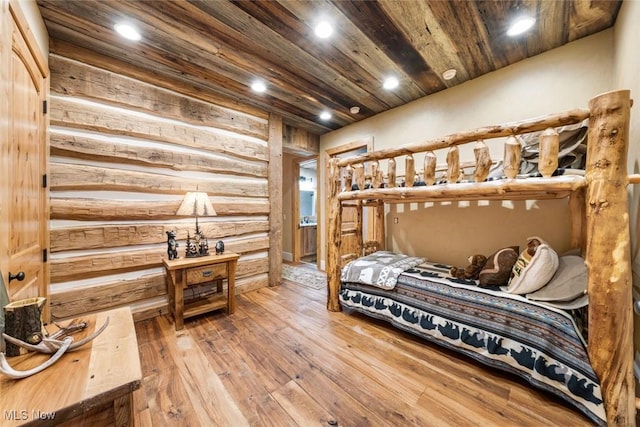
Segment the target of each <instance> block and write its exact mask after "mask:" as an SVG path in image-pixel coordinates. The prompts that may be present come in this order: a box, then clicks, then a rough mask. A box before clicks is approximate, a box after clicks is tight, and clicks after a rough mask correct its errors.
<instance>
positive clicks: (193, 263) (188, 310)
mask: <svg viewBox="0 0 640 427" xmlns="http://www.w3.org/2000/svg"><path fill="white" fill-rule="evenodd" d="M238 258H240V255H238V254H234V253H232V252H225V253H224V254H221V255H206V256H202V257H194V258H178V259H173V260H168V259H166V258H165V259H163V260H162V262H163V263H164V267H165V269H166V271H167V293H168V294H169V311H171V314H173V319H174V321H175V327H176V331H177V330H180V329H182V328H183V327H184V319H185V318H186V317H191V316H197V315H199V314H203V313H207V312H209V311H213V310H218V309H221V308H226V309H227V314H231V313H233V312H234V310H235V299H234V298H235V295H234V294H235V281H236V280H235V275H236V265H237V263H238ZM224 279H226V280H227V292H226V295H225V294H223V292H222V280H224ZM216 281H217V287H218V289H217V290H218V292H217V293H216V294H214V295H211V296H204V297H197V298H194V299H193V300H189V301H188V302H187V303H186V304H185V301H184V290H185V289H186V288H188V287H189V286H194V285H201V284H205V283H208V282H212V283H213V282H216Z"/></svg>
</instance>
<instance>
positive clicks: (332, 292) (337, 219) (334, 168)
mask: <svg viewBox="0 0 640 427" xmlns="http://www.w3.org/2000/svg"><path fill="white" fill-rule="evenodd" d="M327 178H328V180H329V195H328V196H329V197H328V201H329V217H328V218H327V220H328V221H327V222H328V232H327V310H329V311H340V310H341V309H342V308H341V307H340V301H339V298H338V292H340V269H341V267H342V263H341V259H340V246H341V244H342V232H341V230H342V203H340V200H338V193H340V168H339V167H338V159H337V158H331V159H329V173H328V174H327Z"/></svg>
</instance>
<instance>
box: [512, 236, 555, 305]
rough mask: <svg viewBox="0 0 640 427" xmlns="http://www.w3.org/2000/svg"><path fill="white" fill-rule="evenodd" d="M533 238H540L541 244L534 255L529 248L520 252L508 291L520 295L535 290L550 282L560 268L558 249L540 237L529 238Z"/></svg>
mask: <svg viewBox="0 0 640 427" xmlns="http://www.w3.org/2000/svg"><path fill="white" fill-rule="evenodd" d="M533 239H537V240H539V241H540V245H539V246H538V247H537V248H536V251H535V253H534V254H533V256H531V255H529V254H528V253H527V250H528V248H525V250H523V251H522V252H521V253H520V257H518V260H517V261H516V263H515V265H514V266H513V269H512V273H513V277H511V280H510V281H509V286H508V287H507V289H506V292H509V293H511V294H519V295H524V294H528V293H531V292H535V291H537V290H538V289H540V288H542V287H543V286H544V285H546V284H547V283H549V280H551V278H552V277H553V275H554V274H555V272H556V270H557V269H558V264H559V261H558V254H557V253H556V251H554V250H553V249H552V248H551V246H549V245H548V244H547V243H546V242H545V241H543V240H542V239H540V238H539V237H531V238H529V240H530V241H531V240H533ZM528 246H529V245H528Z"/></svg>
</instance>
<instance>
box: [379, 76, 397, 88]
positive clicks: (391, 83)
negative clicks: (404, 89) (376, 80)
mask: <svg viewBox="0 0 640 427" xmlns="http://www.w3.org/2000/svg"><path fill="white" fill-rule="evenodd" d="M399 84H400V82H399V81H398V79H397V78H396V77H393V76H391V77H387V78H386V80H385V81H384V83H383V84H382V87H383V88H385V89H388V90H391V89H395V88H397V87H398V85H399Z"/></svg>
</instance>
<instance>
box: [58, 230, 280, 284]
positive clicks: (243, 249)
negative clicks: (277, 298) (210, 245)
mask: <svg viewBox="0 0 640 427" xmlns="http://www.w3.org/2000/svg"><path fill="white" fill-rule="evenodd" d="M224 244H225V249H226V250H228V251H229V252H235V253H238V254H241V255H244V254H249V253H257V252H262V251H265V250H267V249H268V248H269V237H268V236H264V237H263V236H260V237H249V238H243V239H227V240H226V241H225V242H224ZM181 249H184V248H181ZM178 255H179V256H182V253H180V252H179V253H178ZM166 256H167V250H166V248H165V247H162V246H160V247H158V248H150V249H138V250H127V251H119V252H102V253H100V252H98V253H93V254H89V255H77V256H69V257H52V258H51V260H50V271H51V283H61V282H67V281H74V280H82V279H89V278H94V277H99V276H104V275H109V274H117V273H124V272H127V271H138V270H146V269H149V268H154V267H161V266H162V258H163V257H166Z"/></svg>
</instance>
